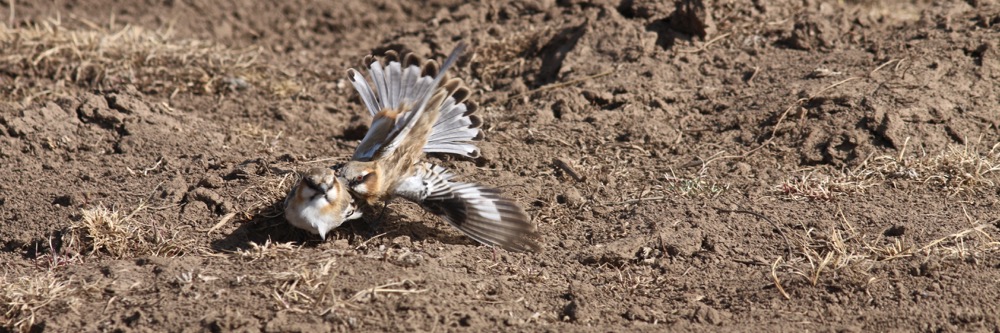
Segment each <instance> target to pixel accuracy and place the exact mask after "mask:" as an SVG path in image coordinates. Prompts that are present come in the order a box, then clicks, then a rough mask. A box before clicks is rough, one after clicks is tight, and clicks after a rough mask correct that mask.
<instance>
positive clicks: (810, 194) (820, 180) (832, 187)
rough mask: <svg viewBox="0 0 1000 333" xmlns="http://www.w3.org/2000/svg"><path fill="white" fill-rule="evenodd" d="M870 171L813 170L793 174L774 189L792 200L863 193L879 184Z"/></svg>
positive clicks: (828, 197) (822, 198)
mask: <svg viewBox="0 0 1000 333" xmlns="http://www.w3.org/2000/svg"><path fill="white" fill-rule="evenodd" d="M870 176H871V174H870V173H863V174H857V173H855V172H852V171H844V172H840V173H836V174H835V175H834V176H830V175H823V174H821V173H819V172H817V171H815V170H813V171H809V172H808V173H806V174H804V175H802V176H794V177H792V178H790V179H788V180H786V181H785V182H784V183H781V184H780V185H778V186H777V188H776V189H775V192H777V193H780V194H783V195H785V196H787V197H788V198H790V199H792V200H821V201H826V200H833V199H835V198H836V197H838V196H842V195H847V194H855V193H864V191H865V190H866V189H868V188H870V187H873V186H877V185H879V184H880V182H879V181H877V180H875V179H872V178H871V177H870Z"/></svg>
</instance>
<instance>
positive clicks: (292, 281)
mask: <svg viewBox="0 0 1000 333" xmlns="http://www.w3.org/2000/svg"><path fill="white" fill-rule="evenodd" d="M336 263H337V260H336V258H326V259H323V260H318V261H313V262H309V263H306V264H301V265H297V266H295V267H294V268H292V269H291V270H289V271H285V272H278V273H273V274H272V276H273V278H274V279H275V284H276V285H277V287H276V288H275V289H274V291H273V292H272V296H273V297H274V299H275V301H277V302H278V305H279V307H280V308H281V309H282V310H288V311H293V312H302V313H304V312H309V309H317V310H318V313H319V314H326V313H328V312H331V311H334V310H335V308H336V307H338V306H340V305H341V304H340V302H339V300H338V297H337V294H336V293H335V292H334V288H335V287H336V286H338V284H337V283H335V281H334V280H335V278H336V274H333V273H332V268H333V266H334V265H335V264H336Z"/></svg>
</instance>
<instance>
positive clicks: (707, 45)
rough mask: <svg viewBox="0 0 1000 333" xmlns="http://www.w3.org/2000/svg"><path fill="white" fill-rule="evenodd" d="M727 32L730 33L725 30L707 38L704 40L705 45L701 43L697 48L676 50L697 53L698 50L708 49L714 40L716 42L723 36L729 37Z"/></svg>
mask: <svg viewBox="0 0 1000 333" xmlns="http://www.w3.org/2000/svg"><path fill="white" fill-rule="evenodd" d="M729 34H730V33H728V32H727V33H724V34H721V35H719V36H716V37H715V38H712V39H709V40H708V41H707V42H705V45H702V46H701V47H699V48H696V49H691V50H681V51H678V52H680V53H698V52H702V51H705V50H707V49H708V47H709V46H711V45H712V44H714V43H715V42H718V41H720V40H722V39H723V38H726V37H729Z"/></svg>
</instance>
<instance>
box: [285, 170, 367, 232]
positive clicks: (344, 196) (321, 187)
mask: <svg viewBox="0 0 1000 333" xmlns="http://www.w3.org/2000/svg"><path fill="white" fill-rule="evenodd" d="M284 208H285V212H284V214H285V219H286V220H287V221H288V222H289V223H290V224H291V225H293V226H295V227H297V228H299V229H303V230H306V231H309V232H310V233H313V234H316V235H319V237H320V238H322V239H323V240H326V235H327V234H328V233H329V232H330V230H333V229H334V228H336V227H339V226H340V225H341V224H343V223H344V221H347V220H353V219H358V218H361V216H362V212H361V210H359V209H358V205H357V203H356V202H355V201H354V197H353V196H352V195H351V194H350V192H348V190H347V185H346V184H345V181H344V179H343V178H342V177H340V176H339V175H338V174H337V169H336V168H312V169H309V170H308V171H306V172H305V173H304V174H302V177H301V178H300V179H299V180H298V182H297V183H296V184H295V185H294V186H293V187H292V190H291V191H289V192H288V195H287V196H286V197H285V201H284Z"/></svg>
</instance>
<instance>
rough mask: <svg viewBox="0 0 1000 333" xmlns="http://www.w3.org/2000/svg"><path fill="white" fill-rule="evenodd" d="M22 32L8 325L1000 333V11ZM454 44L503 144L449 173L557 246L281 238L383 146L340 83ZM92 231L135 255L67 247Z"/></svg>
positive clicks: (348, 15) (14, 55)
mask: <svg viewBox="0 0 1000 333" xmlns="http://www.w3.org/2000/svg"><path fill="white" fill-rule="evenodd" d="M11 3H13V2H12V1H10V0H7V1H5V2H2V4H3V6H2V7H4V8H9V7H10V4H11ZM14 8H15V15H14V16H13V17H12V21H11V22H9V23H12V24H13V25H12V26H13V27H14V28H9V27H8V28H4V29H5V30H4V33H3V34H2V36H3V39H2V41H3V44H2V45H3V46H4V47H3V49H4V50H6V51H4V52H3V53H4V54H3V55H0V57H3V61H4V62H3V65H2V66H3V67H2V68H0V89H2V90H0V93H2V96H3V98H4V103H3V104H2V108H0V130H2V133H0V165H2V166H3V167H2V168H0V179H2V181H0V220H2V224H0V268H2V270H3V274H2V279H3V280H2V282H3V283H4V289H5V290H4V294H3V295H2V296H0V301H3V302H2V303H0V323H2V324H3V326H2V328H0V331H7V330H11V331H18V330H34V331H56V332H66V331H80V330H83V331H275V332H277V331H348V330H356V329H361V330H366V331H455V330H474V331H604V332H607V331H624V330H628V331H662V330H676V331H691V330H699V331H703V330H708V331H750V330H754V331H756V330H759V329H765V330H772V331H838V332H839V331H894V330H899V331H991V332H998V331H1000V303H998V302H997V300H998V299H1000V256H998V253H1000V251H998V249H1000V243H998V242H997V237H1000V222H998V221H1000V220H998V211H1000V210H998V198H1000V192H998V188H1000V187H998V186H997V185H998V184H1000V178H998V175H997V174H998V173H1000V170H997V169H995V167H996V166H997V165H1000V155H998V152H997V150H995V149H993V148H995V145H996V144H997V143H998V142H1000V107H998V106H1000V51H998V46H1000V45H998V44H1000V5H998V4H997V2H996V1H990V0H978V1H971V0H970V1H940V2H937V1H935V2H931V1H886V2H869V1H861V2H858V1H814V0H807V1H773V2H771V1H754V2H752V3H751V2H744V1H714V2H711V3H710V5H709V6H708V8H706V9H705V11H704V12H702V13H703V14H706V15H707V17H709V18H711V22H710V24H709V26H708V29H707V30H706V31H705V33H706V35H705V36H704V37H700V36H692V35H690V34H691V33H692V32H698V31H697V30H694V31H692V30H686V29H685V27H686V26H685V25H683V24H680V22H681V21H682V18H683V17H685V16H683V15H677V14H675V6H674V4H672V3H666V2H660V1H644V0H621V1H614V0H608V1H602V0H598V1H575V0H557V1H553V0H543V1H513V0H512V1H508V0H499V1H489V2H485V3H472V4H465V3H463V2H461V1H449V0H439V1H417V2H395V1H356V0H349V1H343V2H340V1H308V0H295V1H245V0H233V1H222V2H216V1H202V0H188V1H147V2H136V3H130V4H119V3H118V2H117V1H104V0H86V1H79V2H76V1H55V2H53V1H33V2H26V1H17V2H16V3H15V7H14ZM4 16H5V18H6V15H4ZM702 17H705V16H702ZM4 21H6V19H5V20H4ZM31 36H35V37H31ZM74 36H75V37H74ZM81 36H89V38H91V39H89V41H88V40H87V39H86V38H83V37H81ZM32 38H34V39H32ZM55 40H58V41H55ZM459 40H463V41H466V42H468V43H469V44H470V45H471V48H470V52H469V54H468V55H466V56H465V57H464V58H463V59H462V61H461V62H460V63H459V65H458V66H457V69H456V70H455V73H457V74H458V75H461V76H463V77H465V78H467V81H468V82H469V83H470V85H471V86H472V87H473V88H474V89H475V90H476V95H475V97H474V98H475V99H476V100H477V101H479V103H480V104H481V106H482V107H481V109H480V113H481V114H482V116H483V117H484V119H485V120H486V125H485V129H486V134H487V137H486V139H485V141H483V142H482V143H481V146H482V148H483V157H482V158H481V159H478V160H476V161H471V162H470V161H453V160H447V159H446V160H443V161H441V163H443V164H445V165H446V166H448V167H450V168H453V169H454V170H455V171H456V173H458V174H460V175H461V176H462V177H463V178H464V179H467V180H474V181H477V182H481V183H485V184H490V185H493V186H497V187H500V188H503V189H504V190H505V192H506V193H507V194H508V195H509V196H511V197H513V198H515V199H517V201H519V202H520V203H522V204H523V205H524V206H525V207H526V208H527V209H528V211H529V213H530V214H531V215H532V216H533V218H534V221H535V222H536V223H537V224H538V228H539V229H540V231H541V233H542V234H543V235H544V240H545V245H544V249H545V250H544V252H542V253H539V254H511V253H506V252H497V253H496V254H495V258H494V253H493V252H492V251H491V250H490V249H488V248H485V247H482V246H478V245H476V244H475V243H474V242H472V241H470V240H468V239H466V238H463V237H462V236H461V235H460V234H459V233H457V232H456V231H454V230H452V229H451V228H450V227H448V226H447V225H445V224H444V223H442V222H440V221H438V220H437V219H435V218H434V217H433V216H430V215H427V214H423V213H420V212H419V211H418V210H417V209H416V208H414V207H413V206H411V205H408V204H405V203H401V202H399V203H394V204H392V205H390V207H389V208H390V209H389V211H388V213H387V217H386V220H385V222H384V223H383V225H382V229H380V230H379V231H378V234H380V235H379V236H377V237H374V238H369V237H368V231H367V230H366V228H365V226H364V223H363V222H357V223H352V224H351V225H348V226H345V227H342V228H340V229H338V231H337V233H336V234H335V235H333V239H332V240H328V241H327V242H319V241H317V240H316V239H314V238H310V237H308V236H307V235H305V234H303V233H301V232H299V231H297V230H294V229H293V228H292V227H290V226H288V225H287V224H286V223H285V222H284V220H283V219H282V218H281V217H280V210H279V209H278V206H277V202H278V201H279V200H280V199H281V197H282V196H283V194H284V191H285V190H287V188H288V186H290V183H291V181H292V177H293V171H296V170H304V169H306V168H308V167H311V166H316V165H330V164H333V163H334V162H335V161H338V160H343V159H346V157H347V156H349V154H350V152H351V151H352V149H353V147H354V144H355V142H356V141H357V140H358V139H360V138H361V136H362V135H363V133H364V130H365V129H366V122H367V121H368V119H367V116H366V115H364V114H363V113H362V111H361V107H360V104H359V102H358V99H357V97H356V95H355V93H354V92H353V90H352V89H351V88H350V85H349V84H347V82H346V80H345V76H344V71H345V70H346V68H348V67H351V66H356V64H357V63H358V62H359V61H360V59H361V58H362V57H363V56H365V55H367V54H370V53H376V54H380V53H381V52H383V51H384V50H387V49H402V50H412V51H414V52H417V53H419V54H422V55H425V56H428V57H437V58H441V57H442V56H443V55H445V54H446V53H447V52H448V51H450V49H451V47H452V46H453V45H455V44H456V43H457V41H459ZM70 46H72V47H70ZM554 159H559V160H561V161H564V162H567V163H568V164H569V165H570V166H571V168H572V169H574V170H575V172H577V173H578V174H579V176H580V177H574V176H573V175H571V174H570V172H568V171H567V170H566V169H564V168H561V167H559V166H557V163H555V162H554ZM95 207H107V208H110V209H114V210H117V211H120V212H122V213H123V214H130V213H133V212H134V214H132V215H130V216H128V218H127V219H124V220H127V221H131V222H130V223H133V226H134V228H135V229H133V230H132V232H131V233H129V234H127V235H126V236H128V235H132V237H133V239H132V241H136V239H138V241H137V243H135V244H139V245H132V246H127V247H124V248H122V249H119V251H117V252H115V251H112V250H110V249H109V248H107V247H105V248H103V249H100V248H99V249H97V250H94V249H95V248H98V246H97V245H95V244H94V242H95V239H96V237H94V236H93V235H91V236H90V238H88V237H75V238H74V235H76V236H79V233H80V230H81V229H79V225H81V223H83V222H84V221H86V218H85V216H84V212H87V211H89V210H90V209H94V208H95ZM751 212H752V213H751ZM227 216H228V217H231V218H229V219H226V217H227ZM220 221H223V222H222V223H221V224H219V227H217V228H215V229H214V230H213V226H216V225H217V223H220ZM136 237H138V238H136ZM126 238H128V237H126ZM71 240H74V241H71ZM129 244H132V243H129ZM151 249H152V250H151ZM776 282H777V284H776Z"/></svg>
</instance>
